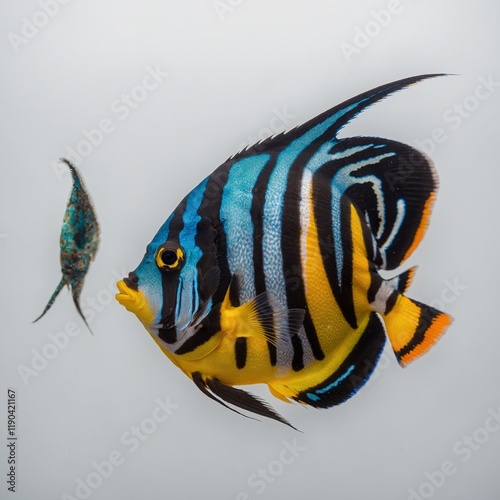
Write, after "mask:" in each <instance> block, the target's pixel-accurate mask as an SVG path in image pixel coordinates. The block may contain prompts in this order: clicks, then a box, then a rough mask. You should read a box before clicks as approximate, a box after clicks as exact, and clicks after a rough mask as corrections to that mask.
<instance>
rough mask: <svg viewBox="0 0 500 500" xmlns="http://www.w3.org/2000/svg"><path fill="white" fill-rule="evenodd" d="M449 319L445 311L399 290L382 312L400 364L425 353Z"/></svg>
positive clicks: (409, 361)
mask: <svg viewBox="0 0 500 500" xmlns="http://www.w3.org/2000/svg"><path fill="white" fill-rule="evenodd" d="M451 322H452V318H451V317H450V316H449V315H448V314H446V313H443V312H441V311H438V310H437V309H434V308H433V307H430V306H428V305H425V304H422V303H420V302H417V301H416V300H413V299H410V298H408V297H406V296H404V295H402V294H400V295H399V296H398V298H397V300H396V303H395V304H394V307H392V309H391V311H390V312H389V313H387V314H385V315H384V323H385V327H386V330H387V336H388V337H389V341H390V342H391V345H392V348H393V350H394V353H395V354H396V358H397V360H398V361H399V364H400V365H401V366H406V365H407V364H408V363H411V362H412V361H413V360H414V359H416V358H418V357H419V356H422V355H423V354H425V353H426V352H427V351H428V350H429V349H430V348H431V347H432V346H433V345H434V344H435V343H436V342H437V341H438V340H439V338H440V337H441V335H443V334H444V332H445V331H446V329H447V328H448V326H449V325H450V324H451Z"/></svg>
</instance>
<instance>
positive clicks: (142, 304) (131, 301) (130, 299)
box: [116, 280, 154, 327]
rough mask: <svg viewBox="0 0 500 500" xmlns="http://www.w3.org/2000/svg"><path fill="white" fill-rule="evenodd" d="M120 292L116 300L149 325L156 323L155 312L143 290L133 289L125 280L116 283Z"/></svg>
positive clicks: (145, 324)
mask: <svg viewBox="0 0 500 500" xmlns="http://www.w3.org/2000/svg"><path fill="white" fill-rule="evenodd" d="M116 286H117V288H118V290H119V291H120V293H117V294H116V300H117V301H118V302H119V303H120V304H121V305H122V306H123V307H125V308H126V309H127V311H130V312H131V313H134V314H135V315H136V316H137V317H138V318H139V320H140V321H141V322H142V323H143V324H144V326H146V327H148V326H150V325H152V324H153V323H154V312H153V310H152V309H151V307H150V306H149V303H148V299H147V298H146V297H145V296H144V294H143V293H142V292H139V291H137V290H132V289H131V288H129V287H128V286H127V285H126V284H125V282H124V281H123V280H121V281H119V282H118V283H117V284H116Z"/></svg>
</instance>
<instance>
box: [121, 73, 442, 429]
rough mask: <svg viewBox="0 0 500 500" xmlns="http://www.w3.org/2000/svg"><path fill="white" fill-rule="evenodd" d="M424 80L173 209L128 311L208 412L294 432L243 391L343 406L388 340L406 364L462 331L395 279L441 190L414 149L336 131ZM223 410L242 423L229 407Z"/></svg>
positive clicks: (297, 135) (336, 115)
mask: <svg viewBox="0 0 500 500" xmlns="http://www.w3.org/2000/svg"><path fill="white" fill-rule="evenodd" d="M433 76H440V75H422V76H415V77H412V78H407V79H404V80H400V81H397V82H393V83H389V84H387V85H384V86H381V87H378V88H376V89H374V90H371V91H369V92H366V93H364V94H361V95H359V96H357V97H354V98H352V99H350V100H348V101H346V102H344V103H343V104H340V105H338V106H336V107H334V108H332V109H330V110H328V111H326V112H324V113H322V114H320V115H319V116H317V117H316V118H313V119H312V120H310V121H308V122H307V123H304V124H303V125H301V126H299V127H297V128H295V129H293V130H291V131H289V132H286V133H282V134H279V135H277V136H275V137H272V138H269V139H266V140H264V141H263V142H260V143H258V144H256V145H254V146H252V147H249V148H247V149H245V150H243V151H241V152H240V153H238V154H236V155H235V156H233V157H231V158H230V159H228V160H227V161H226V162H225V163H223V164H222V165H221V166H220V167H219V168H217V169H216V170H215V171H214V172H213V173H212V174H211V175H209V176H208V177H207V178H206V179H205V180H203V181H202V182H201V183H200V184H199V185H198V186H197V187H195V188H194V189H193V191H191V192H190V193H189V194H188V195H187V196H186V197H185V198H184V199H183V200H182V201H181V202H180V204H179V205H178V206H177V208H176V209H175V210H174V212H173V213H172V214H171V215H170V217H169V218H168V219H167V221H166V222H165V223H164V224H163V226H162V227H161V228H160V230H159V231H158V233H157V234H156V236H155V237H154V238H153V241H152V242H151V243H150V244H149V245H148V246H147V249H146V254H145V256H144V258H143V260H142V262H141V263H140V264H139V266H138V267H137V269H136V270H135V271H133V272H131V273H129V275H128V277H126V278H124V279H123V280H122V281H120V282H118V284H117V286H118V289H119V292H120V293H118V295H117V296H116V298H117V300H118V301H119V302H120V303H121V304H122V305H124V306H125V307H126V308H127V309H128V310H129V311H131V312H133V313H135V314H136V315H137V317H138V318H139V320H140V321H141V322H142V323H143V325H144V326H145V328H146V329H147V330H148V332H149V333H150V334H151V336H152V337H153V339H154V340H155V341H156V343H157V344H158V345H159V347H160V348H161V349H162V351H163V352H164V353H165V354H166V355H167V356H168V358H170V360H171V361H172V362H173V363H174V364H175V365H176V366H178V367H179V368H180V369H181V370H182V371H183V372H184V373H185V374H186V375H187V376H188V377H190V378H191V379H192V380H193V382H194V383H195V384H196V385H197V387H198V388H199V389H200V390H201V391H203V392H204V393H205V394H206V395H207V396H209V397H210V398H212V399H214V400H216V401H218V402H219V403H221V404H223V405H224V406H227V404H226V403H228V404H230V405H232V406H236V407H239V408H241V409H244V410H247V411H250V412H254V413H256V414H259V415H262V416H266V417H270V418H273V419H275V420H278V421H280V422H283V423H287V424H288V422H287V421H286V420H285V419H284V418H283V417H282V416H281V415H279V414H278V413H277V412H276V411H275V410H273V409H272V408H271V407H270V406H269V405H268V404H267V403H265V402H264V401H262V400H261V399H258V398H257V397H255V396H253V395H251V394H249V393H247V392H245V391H243V390H242V389H238V388H235V387H233V386H240V385H247V384H258V383H263V384H267V385H268V387H269V389H270V391H271V393H272V394H273V395H274V396H275V397H277V398H279V399H281V400H283V401H297V402H300V403H302V404H306V405H310V406H313V407H316V408H327V407H331V406H333V405H337V404H340V403H342V402H344V401H346V400H347V399H348V398H350V397H351V396H352V395H354V394H355V393H356V392H357V391H358V389H359V388H360V387H361V386H362V385H363V384H364V383H365V382H366V381H367V379H368V378H369V376H370V374H371V372H372V371H373V369H374V367H375V366H376V364H377V361H378V359H379V357H380V354H381V352H382V349H383V346H384V342H385V337H386V335H387V337H388V338H389V341H390V343H391V346H392V348H393V350H394V354H395V357H396V359H397V360H398V361H399V363H400V364H401V365H402V366H405V365H407V364H408V363H410V362H411V361H413V360H414V359H415V358H417V357H418V356H421V355H422V354H424V353H425V352H426V351H427V350H428V349H429V348H430V347H431V346H432V345H433V344H434V343H435V342H436V340H437V339H438V338H439V337H440V336H441V335H442V334H443V333H444V331H445V330H446V328H447V327H448V325H449V324H450V322H451V318H450V317H449V316H448V315H447V314H445V313H442V312H440V311H438V310H436V309H434V308H432V307H429V306H427V305H425V304H421V303H419V302H417V301H415V300H412V299H410V298H408V297H407V296H406V295H405V291H406V289H407V287H408V286H409V285H410V282H411V279H412V278H413V275H414V268H411V269H408V270H406V271H404V272H402V273H401V274H399V275H397V276H395V277H393V278H392V279H383V278H382V277H381V276H380V274H379V270H381V269H382V270H394V269H396V268H397V267H399V266H400V265H401V264H402V263H403V262H404V261H405V260H406V259H408V257H409V256H410V255H411V254H412V252H413V251H414V250H415V248H416V247H417V246H418V244H419V243H420V241H421V239H422V237H423V235H424V232H425V230H426V228H427V225H428V220H429V216H430V213H431V208H432V205H433V202H434V199H435V196H436V189H437V176H436V173H435V171H434V168H433V166H432V163H431V161H430V160H429V159H428V158H427V157H426V156H424V155H423V154H422V153H420V152H418V151H416V150H415V149H413V148H412V147H410V146H407V145H406V144H402V143H399V142H396V141H392V140H388V139H381V138H378V137H348V138H343V139H340V138H338V137H337V136H338V133H339V131H340V130H341V129H342V127H344V126H345V125H346V124H347V123H349V122H350V121H351V120H352V119H353V118H355V117H356V116H357V115H358V114H359V113H361V111H363V110H364V109H366V108H367V107H369V106H371V105H372V104H374V103H376V102H377V101H379V100H381V99H383V98H385V97H387V96H388V95H390V94H392V93H394V92H396V91H398V90H400V89H403V88H405V87H407V86H409V85H411V84H414V83H416V82H418V81H420V80H423V79H426V78H431V77H433ZM228 408H230V409H232V410H234V411H236V410H235V409H234V408H232V407H231V406H228Z"/></svg>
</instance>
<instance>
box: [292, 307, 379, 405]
mask: <svg viewBox="0 0 500 500" xmlns="http://www.w3.org/2000/svg"><path fill="white" fill-rule="evenodd" d="M384 343H385V330H384V327H383V325H382V322H381V319H380V317H379V316H378V314H376V313H371V315H370V320H369V322H368V325H367V327H366V329H365V331H364V332H363V334H362V336H361V338H360V339H359V341H358V343H357V344H356V345H355V347H354V349H353V350H352V351H351V353H350V354H349V355H348V356H347V358H346V359H345V360H344V362H343V363H342V364H341V365H340V367H339V368H338V369H337V370H336V371H335V372H334V373H333V374H332V375H330V376H329V377H328V378H327V379H326V380H324V381H323V382H321V383H320V384H318V385H316V386H314V387H311V388H310V389H306V390H304V391H301V392H299V393H298V394H297V396H296V397H294V399H295V400H296V401H299V402H301V403H305V404H308V405H310V406H314V407H316V408H329V407H331V406H334V405H338V404H340V403H343V402H344V401H346V400H347V399H349V398H350V397H351V396H353V395H354V394H355V393H356V392H357V391H358V390H359V389H360V388H361V387H362V386H363V385H364V384H365V383H366V381H367V380H368V379H369V377H370V375H371V374H372V372H373V370H374V369H375V366H376V365H377V363H378V360H379V358H380V355H381V354H382V350H383V348H384ZM351 367H354V368H351ZM347 373H348V374H349V375H348V376H345V375H346V374H347ZM344 377H345V378H344ZM336 381H338V384H336V385H335V386H333V387H331V388H329V389H327V388H328V387H329V386H330V385H331V384H332V383H335V382H336ZM322 390H324V391H325V392H318V391H322ZM309 394H312V395H314V396H315V398H311V397H310V396H309Z"/></svg>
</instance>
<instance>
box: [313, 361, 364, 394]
mask: <svg viewBox="0 0 500 500" xmlns="http://www.w3.org/2000/svg"><path fill="white" fill-rule="evenodd" d="M353 370H354V365H351V366H350V367H349V368H348V369H347V371H346V372H345V373H344V374H343V375H341V376H340V377H339V378H338V379H336V380H335V381H334V382H332V383H331V384H328V385H327V386H326V387H323V388H322V389H317V390H316V391H314V392H315V393H316V394H314V393H312V392H308V393H307V397H308V398H309V399H311V400H312V401H319V400H320V399H321V398H320V397H319V396H317V394H325V393H327V392H330V391H331V390H332V389H334V388H335V387H337V386H338V385H339V384H340V383H341V382H343V381H344V380H345V379H346V378H347V377H349V375H350V374H351V373H352V372H353Z"/></svg>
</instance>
